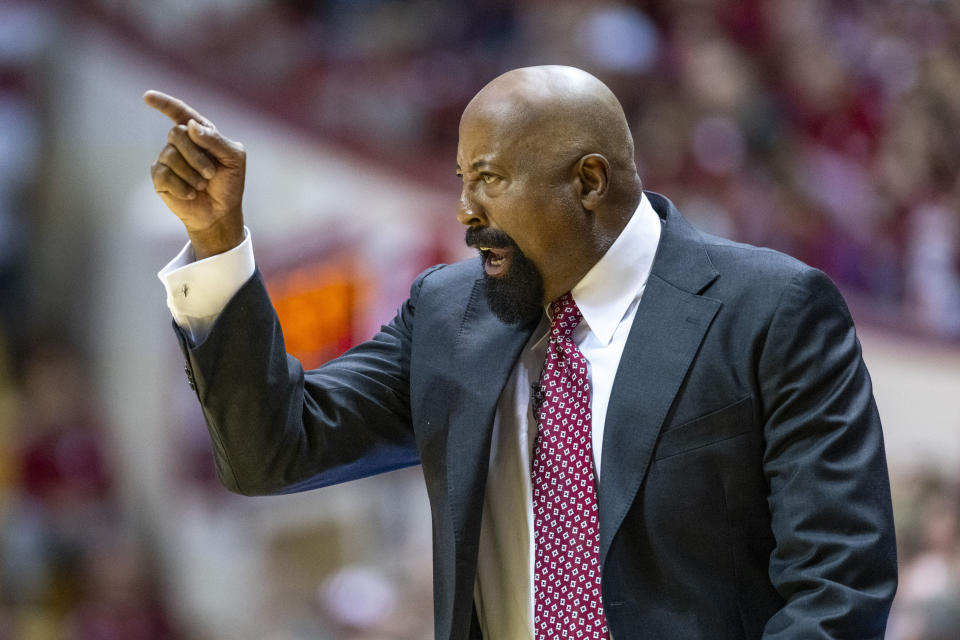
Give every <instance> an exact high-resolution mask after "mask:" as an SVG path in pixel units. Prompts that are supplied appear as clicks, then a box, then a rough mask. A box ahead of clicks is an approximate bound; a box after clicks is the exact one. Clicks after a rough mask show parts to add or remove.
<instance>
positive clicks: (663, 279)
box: [599, 192, 720, 566]
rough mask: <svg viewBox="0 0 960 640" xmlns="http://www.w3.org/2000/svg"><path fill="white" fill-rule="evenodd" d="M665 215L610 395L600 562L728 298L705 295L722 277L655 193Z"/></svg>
mask: <svg viewBox="0 0 960 640" xmlns="http://www.w3.org/2000/svg"><path fill="white" fill-rule="evenodd" d="M647 196H648V197H649V198H650V201H651V203H652V204H653V206H654V209H656V211H657V213H658V214H659V215H660V216H661V217H662V218H664V219H665V223H664V226H663V230H662V234H661V237H660V246H659V247H658V249H657V255H656V257H655V258H654V262H653V267H652V270H651V273H650V278H649V279H648V281H647V286H646V289H645V291H644V293H643V298H642V299H641V301H640V304H639V306H638V307H637V315H636V317H635V319H634V321H633V326H632V328H631V330H630V335H629V337H628V339H627V344H626V346H625V347H624V350H623V355H622V357H621V359H620V367H619V369H618V370H617V375H616V378H615V379H614V383H613V389H612V391H611V394H610V405H609V409H608V410H607V417H606V422H605V427H604V435H603V453H602V455H603V462H602V465H601V468H602V475H601V479H600V488H599V501H600V504H599V507H600V560H601V566H603V562H605V560H606V556H607V552H608V551H609V549H610V544H611V542H612V541H613V537H614V535H615V534H616V532H617V529H619V527H620V524H621V523H622V522H623V518H624V517H625V516H626V514H627V511H628V510H629V509H630V505H631V504H633V500H634V498H635V497H636V495H637V491H638V490H639V488H640V485H641V484H642V483H643V479H644V477H645V476H646V473H647V469H648V468H649V464H650V458H651V455H652V453H653V448H654V445H655V444H656V441H657V437H658V436H659V434H660V429H661V427H662V425H663V421H664V420H665V418H666V416H667V413H668V412H669V410H670V407H671V406H672V405H673V401H674V398H675V397H676V394H677V392H678V391H679V389H680V385H681V384H682V382H683V379H684V377H685V376H686V373H687V369H689V367H690V364H691V363H692V362H693V359H694V357H695V356H696V354H697V351H698V350H699V348H700V343H701V342H702V340H703V337H704V335H705V334H706V332H707V329H708V327H709V326H710V323H711V322H712V321H713V318H714V316H715V315H716V313H717V311H718V310H719V308H720V302H719V301H717V300H714V299H711V298H706V297H703V296H700V295H697V294H698V293H699V292H700V291H702V290H703V288H705V287H706V286H707V285H708V284H709V283H710V282H712V281H713V280H714V279H715V278H716V277H717V272H716V270H715V269H714V267H713V265H712V263H711V262H710V259H709V257H708V255H707V253H706V251H705V249H704V247H703V244H702V240H701V239H700V236H699V233H698V232H697V231H696V230H695V229H693V227H691V226H690V225H689V224H688V223H687V222H686V221H685V220H684V219H683V218H682V217H681V216H680V214H679V213H678V212H677V211H676V209H674V207H673V205H672V204H671V203H670V202H669V201H668V200H667V199H666V198H663V197H662V196H659V195H657V194H654V193H649V192H648V193H647Z"/></svg>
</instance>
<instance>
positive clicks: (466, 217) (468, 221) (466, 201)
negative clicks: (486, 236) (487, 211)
mask: <svg viewBox="0 0 960 640" xmlns="http://www.w3.org/2000/svg"><path fill="white" fill-rule="evenodd" d="M457 220H459V221H460V224H463V225H466V226H468V227H473V226H476V225H482V224H484V223H485V222H486V221H485V219H484V217H483V213H482V211H481V209H480V208H479V207H478V206H477V205H476V203H474V202H473V201H472V200H471V199H470V198H469V197H468V196H467V194H466V193H461V194H460V202H459V203H458V204H457Z"/></svg>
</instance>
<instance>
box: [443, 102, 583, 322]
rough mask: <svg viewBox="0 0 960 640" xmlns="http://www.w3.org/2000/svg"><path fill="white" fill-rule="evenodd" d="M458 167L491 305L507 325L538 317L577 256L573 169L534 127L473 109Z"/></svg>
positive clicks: (462, 216) (465, 215)
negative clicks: (539, 138)
mask: <svg viewBox="0 0 960 640" xmlns="http://www.w3.org/2000/svg"><path fill="white" fill-rule="evenodd" d="M457 166H458V173H459V174H460V175H461V176H462V180H463V190H462V193H461V197H460V207H459V213H458V216H457V217H458V219H459V220H460V222H462V223H463V224H465V225H467V226H468V227H469V229H468V230H467V237H466V241H467V244H468V245H470V246H472V247H475V248H477V249H479V250H480V253H481V259H482V260H483V266H484V271H485V277H486V281H487V297H488V301H489V303H490V306H491V309H492V310H493V311H494V313H495V314H496V315H497V316H498V317H499V318H500V319H501V320H503V321H504V322H526V321H528V320H532V319H535V318H538V317H539V315H540V313H541V310H542V305H543V304H544V303H545V302H549V300H548V299H547V296H552V297H559V296H560V295H562V294H563V293H565V290H564V291H554V289H556V288H557V286H558V285H557V283H558V282H563V278H564V276H565V274H567V273H568V272H569V271H570V263H571V262H572V261H575V260H576V251H575V247H576V240H575V236H576V230H575V228H574V225H573V224H572V220H573V219H574V218H573V215H572V213H571V212H572V211H573V207H574V204H575V203H574V200H573V197H572V196H573V193H574V191H573V189H572V187H571V186H570V184H569V180H568V175H569V171H567V170H565V169H564V167H563V164H562V159H559V164H558V158H557V157H556V154H552V153H551V152H550V150H549V144H545V145H543V146H540V145H538V144H537V141H536V139H535V136H531V135H530V133H529V132H528V131H524V130H522V128H520V127H517V126H515V125H513V126H511V125H510V124H504V123H503V122H501V121H498V120H497V119H496V118H494V117H491V116H490V115H488V114H479V115H477V114H471V113H470V112H468V113H467V114H465V115H464V117H463V119H462V120H461V123H460V144H459V146H458V150H457ZM571 253H573V255H571ZM550 299H552V298H550Z"/></svg>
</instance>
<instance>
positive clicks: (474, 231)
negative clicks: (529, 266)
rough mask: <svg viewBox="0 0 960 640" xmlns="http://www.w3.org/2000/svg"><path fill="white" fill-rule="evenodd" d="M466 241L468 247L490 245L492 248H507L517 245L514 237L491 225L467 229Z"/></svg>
mask: <svg viewBox="0 0 960 640" xmlns="http://www.w3.org/2000/svg"><path fill="white" fill-rule="evenodd" d="M464 241H465V242H466V243H467V246H468V247H474V248H476V247H490V248H491V249H507V248H512V247H516V246H517V244H516V243H515V242H514V241H513V238H511V237H510V236H508V235H507V234H506V233H504V232H503V231H501V230H500V229H491V228H489V227H483V228H480V227H470V228H469V229H467V233H466V237H465V238H464Z"/></svg>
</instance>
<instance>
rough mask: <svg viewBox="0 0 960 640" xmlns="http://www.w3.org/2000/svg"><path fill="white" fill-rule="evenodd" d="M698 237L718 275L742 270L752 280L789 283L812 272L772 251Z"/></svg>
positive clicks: (704, 235) (781, 253)
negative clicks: (771, 280)
mask: <svg viewBox="0 0 960 640" xmlns="http://www.w3.org/2000/svg"><path fill="white" fill-rule="evenodd" d="M701 235H702V237H703V245H704V248H705V249H706V251H707V254H708V255H709V256H710V260H711V262H713V264H714V266H715V267H716V269H717V270H718V271H719V272H720V273H721V274H724V273H729V272H731V271H736V272H739V271H743V272H745V273H748V274H749V275H750V276H751V278H752V279H761V278H769V279H773V280H782V281H790V280H793V279H794V278H796V277H797V276H798V275H799V274H801V273H804V272H814V271H816V269H814V268H813V267H811V266H810V265H808V264H806V263H804V262H802V261H800V260H798V259H797V258H794V257H793V256H790V255H788V254H786V253H783V252H782V251H777V250H776V249H770V248H768V247H757V246H754V245H752V244H746V243H744V242H735V241H733V240H729V239H727V238H721V237H719V236H714V235H710V234H707V233H702V232H701Z"/></svg>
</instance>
